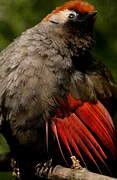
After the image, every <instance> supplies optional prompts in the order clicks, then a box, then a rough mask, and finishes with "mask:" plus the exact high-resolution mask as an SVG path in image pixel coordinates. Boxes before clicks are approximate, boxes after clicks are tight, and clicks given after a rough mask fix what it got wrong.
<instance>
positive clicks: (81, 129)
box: [52, 62, 117, 169]
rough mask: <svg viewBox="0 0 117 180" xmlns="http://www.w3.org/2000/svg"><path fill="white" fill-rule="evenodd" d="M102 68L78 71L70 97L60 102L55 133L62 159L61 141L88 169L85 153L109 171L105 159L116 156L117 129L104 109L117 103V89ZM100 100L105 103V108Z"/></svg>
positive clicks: (53, 121) (95, 65)
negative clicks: (110, 100)
mask: <svg viewBox="0 0 117 180" xmlns="http://www.w3.org/2000/svg"><path fill="white" fill-rule="evenodd" d="M100 66H102V64H97V63H96V62H94V64H93V65H92V67H86V68H87V72H86V71H85V69H83V71H79V69H78V70H77V71H76V72H75V74H74V76H73V82H72V88H71V94H70V95H68V96H67V101H61V109H58V114H57V115H56V117H54V118H53V119H52V130H53V133H54V135H55V137H56V139H57V141H58V145H59V149H60V151H61V153H62V156H63V157H64V154H63V152H62V147H61V144H60V142H61V141H62V142H63V144H64V145H65V146H66V148H67V150H68V151H69V153H70V155H71V156H72V155H74V154H73V152H75V153H77V155H78V156H79V158H80V160H81V161H82V162H83V163H84V165H85V166H86V162H85V158H84V154H85V155H86V156H87V157H88V158H89V159H90V160H92V162H93V163H94V164H95V165H96V166H97V168H98V169H99V166H98V165H99V162H98V163H97V160H96V159H98V160H100V162H102V164H103V165H104V166H105V167H106V168H107V164H106V160H107V159H108V158H112V159H115V157H116V156H117V150H116V132H115V128H114V125H113V122H112V119H111V116H110V114H109V112H108V110H107V109H106V108H105V107H104V105H105V104H106V100H107V103H109V101H108V99H111V98H115V101H116V102H117V99H116V94H117V93H115V92H117V86H116V84H115V83H114V81H113V79H112V76H111V74H110V73H109V72H108V70H107V69H104V68H105V67H100ZM100 100H101V101H102V100H104V105H103V104H102V103H101V102H100ZM109 108H111V105H110V104H109ZM72 150H73V152H72ZM64 158H65V157H64ZM107 169H108V168H107Z"/></svg>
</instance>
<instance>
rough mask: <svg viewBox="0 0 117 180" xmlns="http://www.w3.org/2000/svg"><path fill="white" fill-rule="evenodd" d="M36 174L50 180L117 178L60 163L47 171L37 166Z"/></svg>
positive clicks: (111, 179)
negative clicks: (44, 171) (67, 166)
mask: <svg viewBox="0 0 117 180" xmlns="http://www.w3.org/2000/svg"><path fill="white" fill-rule="evenodd" d="M36 175H37V176H38V177H39V178H40V177H42V178H46V179H51V180H117V179H116V178H112V177H108V176H103V175H100V174H96V173H92V172H90V171H88V170H87V169H86V168H81V169H71V168H65V167H62V166H60V165H57V166H56V167H55V168H54V169H52V168H50V170H49V172H48V173H43V172H42V170H40V169H39V170H38V168H37V172H36Z"/></svg>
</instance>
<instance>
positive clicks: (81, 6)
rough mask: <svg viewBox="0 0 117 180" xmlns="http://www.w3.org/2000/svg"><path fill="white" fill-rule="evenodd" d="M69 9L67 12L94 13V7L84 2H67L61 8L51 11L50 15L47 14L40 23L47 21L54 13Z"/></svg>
mask: <svg viewBox="0 0 117 180" xmlns="http://www.w3.org/2000/svg"><path fill="white" fill-rule="evenodd" d="M65 9H69V10H75V11H80V12H93V11H95V8H94V6H92V5H91V4H89V3H87V2H84V1H80V0H79V1H69V2H66V3H65V4H64V5H63V6H59V7H57V8H56V9H55V10H53V11H52V12H51V13H50V14H48V15H47V16H46V17H45V18H44V19H43V20H42V21H48V19H49V18H50V17H51V16H52V15H53V14H55V13H58V12H59V11H62V10H65Z"/></svg>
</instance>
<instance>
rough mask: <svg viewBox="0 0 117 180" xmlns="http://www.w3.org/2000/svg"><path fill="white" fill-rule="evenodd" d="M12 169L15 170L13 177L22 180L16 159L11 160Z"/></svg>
mask: <svg viewBox="0 0 117 180" xmlns="http://www.w3.org/2000/svg"><path fill="white" fill-rule="evenodd" d="M11 167H12V169H13V171H12V176H13V177H15V178H16V179H17V180H20V170H19V168H18V167H17V162H16V160H15V159H13V158H12V159H11Z"/></svg>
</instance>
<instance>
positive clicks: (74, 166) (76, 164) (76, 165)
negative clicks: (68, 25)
mask: <svg viewBox="0 0 117 180" xmlns="http://www.w3.org/2000/svg"><path fill="white" fill-rule="evenodd" d="M71 160H72V166H71V168H72V169H82V166H81V165H80V161H79V160H78V159H76V157H75V156H71Z"/></svg>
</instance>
